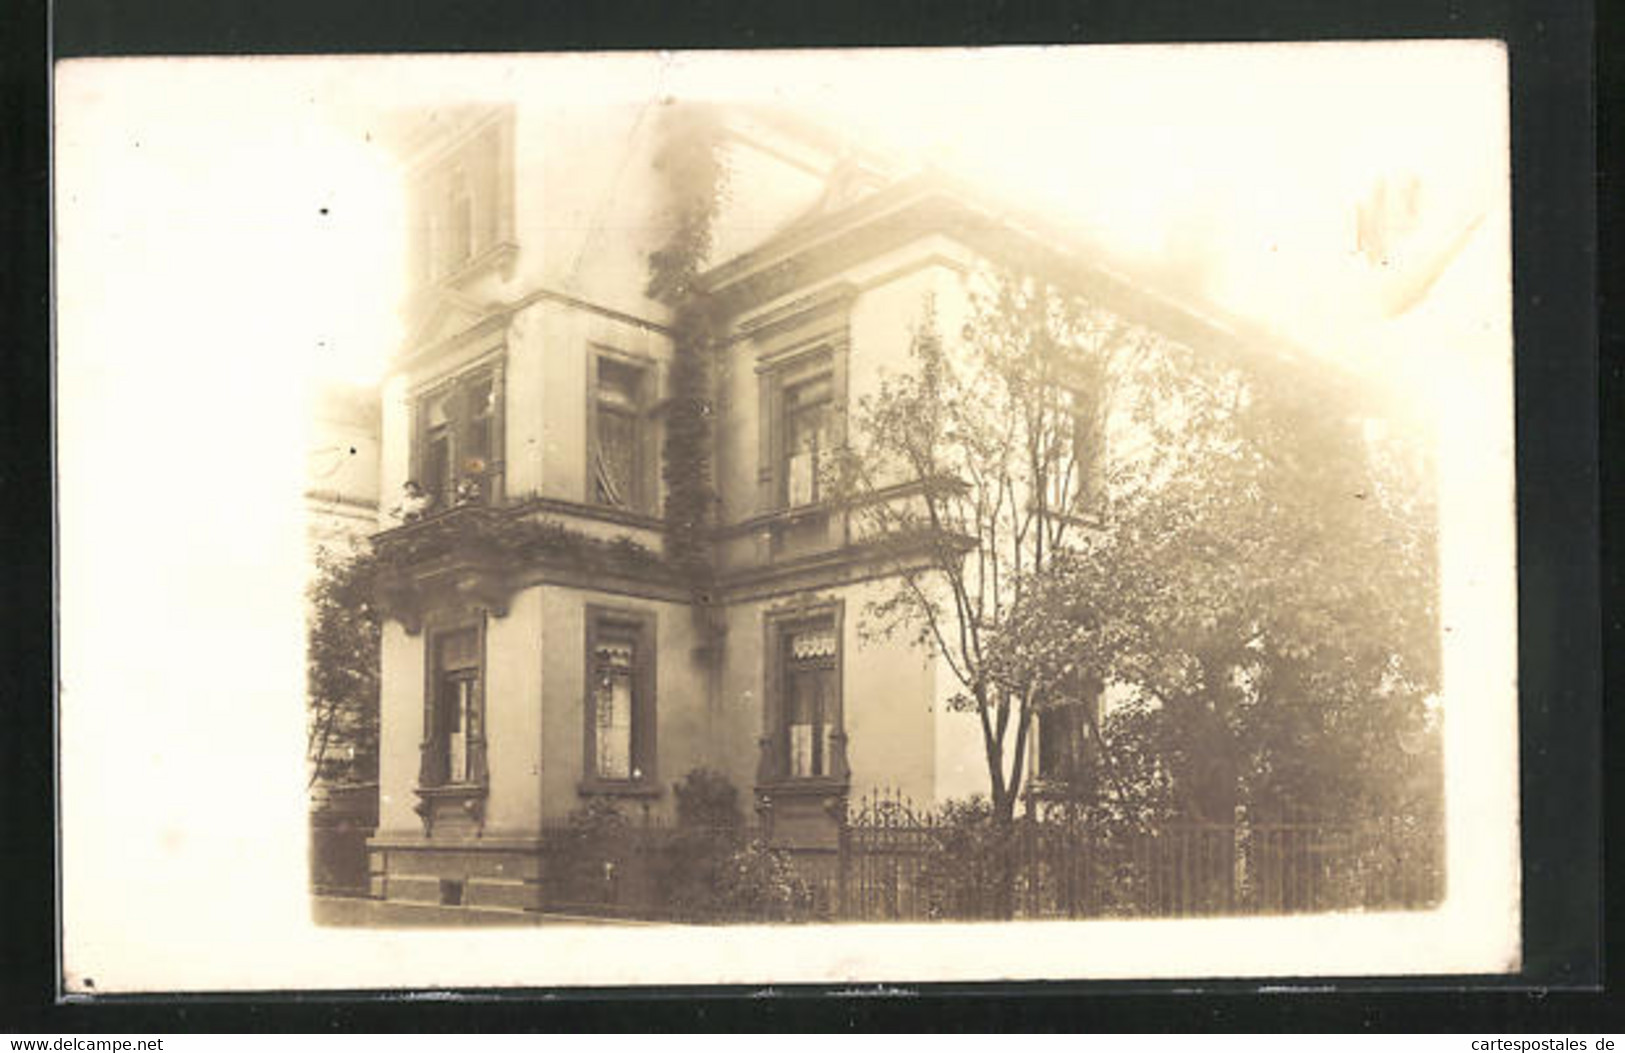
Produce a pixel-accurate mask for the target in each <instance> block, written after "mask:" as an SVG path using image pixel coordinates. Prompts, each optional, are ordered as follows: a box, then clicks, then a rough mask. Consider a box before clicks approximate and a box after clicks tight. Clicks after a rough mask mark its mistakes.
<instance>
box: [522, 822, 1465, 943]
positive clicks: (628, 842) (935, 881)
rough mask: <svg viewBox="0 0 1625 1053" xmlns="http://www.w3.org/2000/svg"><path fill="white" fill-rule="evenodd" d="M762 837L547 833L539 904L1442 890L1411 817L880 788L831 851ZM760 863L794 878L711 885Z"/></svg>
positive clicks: (823, 910)
mask: <svg viewBox="0 0 1625 1053" xmlns="http://www.w3.org/2000/svg"><path fill="white" fill-rule="evenodd" d="M767 833H768V832H767V831H763V830H759V829H756V828H754V827H749V826H737V827H728V828H688V827H681V826H670V825H666V824H664V823H662V822H660V821H658V820H652V819H648V820H643V821H641V822H640V821H632V822H628V823H626V824H624V825H618V826H611V827H607V828H593V829H585V828H582V827H570V826H560V827H555V828H552V829H550V830H549V831H547V833H546V836H545V837H544V839H543V843H544V848H543V882H542V887H543V889H544V895H545V906H546V907H547V908H548V909H552V910H561V911H571V912H580V913H598V914H609V915H621V916H633V917H648V918H665V919H675V920H689V921H744V920H762V919H763V918H766V917H773V918H786V919H787V918H792V917H793V918H798V919H814V920H830V921H928V920H944V921H947V920H975V919H993V918H1012V917H1013V918H1113V917H1121V918H1135V917H1158V918H1187V917H1201V916H1222V915H1257V914H1290V913H1302V912H1329V911H1352V910H1400V909H1410V910H1414V909H1425V908H1428V907H1431V906H1434V905H1436V904H1437V903H1438V902H1439V901H1440V899H1441V898H1442V896H1443V892H1444V871H1443V858H1442V837H1441V831H1439V830H1438V829H1436V828H1435V827H1433V826H1430V825H1428V824H1423V823H1418V822H1416V821H1415V820H1412V819H1406V818H1394V819H1384V820H1373V821H1369V822H1361V823H1317V822H1302V821H1300V822H1276V823H1264V822H1255V823H1246V822H1238V823H1234V824H1211V823H1209V824H1176V825H1167V826H1163V827H1160V828H1156V829H1127V830H1105V829H1099V828H1093V827H1091V826H1089V825H1088V824H1086V823H1082V822H1068V821H1053V820H1051V821H1043V820H1037V819H1031V818H1019V819H1017V820H1016V821H1015V822H1013V823H1011V824H1009V825H1008V826H999V825H997V824H993V823H991V822H987V821H985V820H983V821H966V820H964V819H953V818H944V817H943V816H942V815H940V814H937V813H933V812H927V811H923V810H920V809H917V808H915V807H914V806H913V805H912V804H910V803H909V802H908V801H907V800H906V799H905V798H902V797H900V796H898V795H886V794H876V795H873V796H871V797H870V798H866V799H864V800H863V801H860V802H859V803H858V804H857V806H856V807H854V808H852V809H851V810H850V811H849V814H848V816H847V817H846V819H845V821H844V822H843V823H842V825H841V829H840V836H839V839H838V843H837V845H836V846H835V847H832V848H820V849H779V850H765V849H762V848H761V847H760V846H761V845H762V844H763V843H765V841H766V840H767V838H766V837H765V836H764V835H765V834H767ZM753 842H754V843H755V844H756V845H757V848H756V849H755V852H756V855H754V856H751V855H750V851H749V850H748V849H747V846H750V845H751V844H752V843H753ZM742 853H743V854H742ZM768 857H772V858H774V859H777V860H780V861H782V862H783V863H785V864H787V867H786V868H785V871H788V872H789V874H790V879H789V880H790V881H791V883H792V885H793V887H790V888H782V889H781V888H776V887H774V888H766V889H765V890H757V891H758V892H759V893H760V894H757V893H752V895H755V897H756V898H750V897H749V896H747V898H746V899H744V900H741V899H739V898H738V897H737V896H735V897H733V898H732V899H730V898H729V897H728V896H726V895H719V894H718V890H719V886H723V885H728V884H729V883H730V882H733V884H734V885H735V886H737V885H738V881H739V880H740V874H743V876H744V879H745V880H746V881H747V883H748V882H750V881H755V882H757V883H759V884H760V883H763V882H766V883H768V884H771V883H772V882H781V883H782V882H783V881H785V880H786V878H785V874H784V871H781V870H776V869H773V866H768V867H767V869H765V870H761V872H760V873H744V871H743V869H742V868H744V867H745V866H746V864H742V863H740V862H739V860H740V859H741V858H747V859H748V860H754V861H755V862H753V863H751V864H750V865H753V866H757V867H758V869H759V870H760V869H761V867H762V865H763V864H762V860H764V859H767V858H768ZM773 865H774V866H776V865H777V864H773ZM728 867H732V868H734V870H735V871H738V872H739V873H725V872H724V871H725V869H726V868H728ZM764 875H765V876H764ZM735 890H736V891H737V887H736V889H735ZM746 891H747V892H751V890H750V889H746Z"/></svg>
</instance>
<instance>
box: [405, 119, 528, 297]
mask: <svg viewBox="0 0 1625 1053" xmlns="http://www.w3.org/2000/svg"><path fill="white" fill-rule="evenodd" d="M513 139H514V133H513V115H512V113H511V112H510V111H508V110H502V111H499V112H495V113H491V114H488V115H486V116H484V117H482V118H481V119H479V120H477V121H475V122H474V123H472V124H470V125H468V126H467V127H465V128H463V129H462V130H461V131H459V132H457V133H455V134H454V135H453V136H452V137H451V138H450V139H448V140H447V141H446V142H445V143H444V144H443V145H442V146H441V147H440V148H439V149H437V150H435V151H433V152H431V153H430V154H428V155H427V156H425V157H423V158H422V159H420V160H419V161H418V162H417V163H416V164H415V165H414V167H413V170H412V172H411V175H410V176H409V208H410V209H411V214H412V216H413V217H414V219H415V222H414V223H412V225H411V227H410V230H411V244H410V245H409V249H410V251H411V253H412V256H413V259H412V266H411V273H412V275H413V283H414V285H416V286H419V287H428V286H434V285H440V284H451V285H457V284H461V283H462V282H463V281H465V280H466V279H468V278H469V277H471V276H472V275H474V274H476V273H481V272H483V271H484V270H485V269H486V267H487V265H489V264H491V263H493V262H500V263H501V264H502V266H504V267H505V266H506V265H507V261H508V260H510V259H511V256H512V253H513V250H514V249H515V245H514V240H513V239H514V193H513V186H514V178H513V153H514V148H513ZM454 253H456V255H454Z"/></svg>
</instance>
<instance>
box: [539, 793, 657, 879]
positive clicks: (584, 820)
mask: <svg viewBox="0 0 1625 1053" xmlns="http://www.w3.org/2000/svg"><path fill="white" fill-rule="evenodd" d="M633 833H634V832H633V830H632V828H631V824H630V822H629V821H628V820H627V818H626V816H625V815H624V814H623V813H622V812H621V810H620V808H619V807H618V806H617V805H616V804H615V802H614V801H612V800H609V799H608V798H603V797H595V798H592V799H591V800H589V801H588V802H587V803H586V804H584V805H582V806H581V807H580V808H577V809H576V810H575V811H573V812H571V813H570V816H569V825H568V827H567V828H566V829H565V830H564V831H563V834H562V836H561V838H560V840H559V842H558V843H557V846H556V849H555V853H554V856H553V858H554V860H555V861H556V866H555V867H554V868H553V871H552V874H551V878H552V880H553V881H555V882H557V883H558V884H559V885H560V891H561V893H562V897H561V898H563V899H565V900H568V901H570V902H576V903H606V904H612V903H616V902H618V901H619V900H620V898H621V897H620V894H619V893H620V889H619V886H620V883H621V880H622V878H623V875H625V874H627V873H628V871H629V864H631V863H632V862H633V860H632V858H631V856H632V853H633V852H634V851H635V849H636V846H635V845H634V844H633V840H632V839H633Z"/></svg>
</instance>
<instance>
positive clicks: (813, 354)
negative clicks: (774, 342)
mask: <svg viewBox="0 0 1625 1053" xmlns="http://www.w3.org/2000/svg"><path fill="white" fill-rule="evenodd" d="M846 357H847V356H846V342H845V340H844V339H841V338H839V337H838V336H836V335H831V334H826V335H823V336H819V337H816V338H814V339H812V340H809V341H805V342H801V343H797V344H794V345H792V346H790V347H788V348H784V349H781V350H778V351H775V352H773V353H771V354H768V355H763V356H762V357H761V358H760V360H759V361H758V363H757V366H756V373H757V383H758V409H757V425H758V435H757V472H756V477H757V484H758V493H757V497H758V501H757V503H758V506H759V508H760V511H761V512H763V513H773V512H785V513H793V512H807V511H809V510H813V511H816V510H817V509H820V508H823V507H825V506H826V505H827V499H826V498H825V497H824V496H823V495H821V494H819V493H818V489H817V483H816V482H815V483H814V494H815V496H814V499H813V500H812V501H811V502H809V503H807V504H801V505H792V504H791V503H790V479H789V475H790V471H789V458H790V450H789V409H790V407H789V404H788V401H787V400H788V398H789V395H790V393H791V392H793V391H794V390H796V389H798V388H801V387H804V386H806V385H809V384H813V383H817V382H819V381H826V382H827V383H828V384H829V398H828V401H827V403H826V406H827V408H826V410H825V412H826V413H827V414H828V419H827V422H826V424H827V426H826V431H827V434H828V436H829V450H830V451H831V452H832V453H833V451H836V450H839V449H840V448H841V445H842V444H843V443H844V442H845V439H846V403H847V390H846V386H847V377H846V373H847V365H846ZM817 470H818V469H817V466H815V472H816V471H817Z"/></svg>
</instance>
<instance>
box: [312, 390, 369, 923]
mask: <svg viewBox="0 0 1625 1053" xmlns="http://www.w3.org/2000/svg"><path fill="white" fill-rule="evenodd" d="M305 474H306V490H305V512H306V516H307V533H308V536H309V539H310V547H311V555H312V563H313V564H315V562H316V560H315V557H316V556H317V555H318V554H322V555H324V556H325V557H329V558H333V559H340V560H342V559H345V558H347V557H349V556H352V555H354V554H356V553H357V552H358V551H359V550H360V549H361V548H363V547H364V546H365V544H366V539H367V538H368V537H370V536H371V535H373V534H375V533H377V530H378V390H377V388H375V387H366V386H355V385H348V384H340V383H327V384H323V385H322V386H320V387H319V388H317V389H316V390H315V391H314V392H313V393H312V397H311V404H310V432H309V438H308V440H307V449H306V464H305ZM310 719H311V720H312V721H313V725H312V728H311V731H312V733H313V739H312V742H313V743H319V745H316V746H313V748H312V750H311V755H310V756H308V757H307V758H306V759H307V762H309V763H311V764H312V765H314V764H315V763H316V760H317V757H316V755H317V754H318V753H322V752H325V753H326V755H327V756H328V757H330V758H331V757H335V756H337V757H339V758H340V759H343V760H348V761H354V760H355V759H356V752H355V745H354V740H353V739H351V740H349V741H341V740H342V739H344V738H346V736H343V735H340V736H322V735H321V734H320V732H319V729H318V727H317V726H316V723H315V722H317V721H318V717H317V715H316V714H315V713H311V714H310ZM351 766H352V767H354V766H357V765H351ZM377 825H378V784H377V782H375V781H371V780H370V779H363V780H359V781H358V780H353V779H352V780H342V779H334V778H330V777H328V775H326V774H323V775H322V776H320V777H316V778H315V779H314V781H313V783H312V785H311V787H310V834H311V837H310V863H311V871H310V875H311V883H312V886H313V887H314V888H315V889H317V890H319V891H323V892H344V893H349V894H355V893H364V892H365V891H366V889H367V852H366V839H367V837H369V836H370V835H371V833H372V831H373V829H374V828H375V827H376V826H377Z"/></svg>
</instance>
